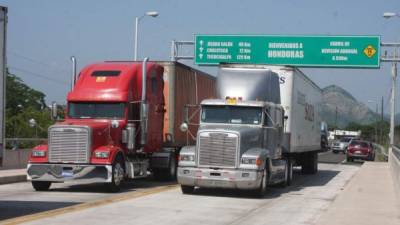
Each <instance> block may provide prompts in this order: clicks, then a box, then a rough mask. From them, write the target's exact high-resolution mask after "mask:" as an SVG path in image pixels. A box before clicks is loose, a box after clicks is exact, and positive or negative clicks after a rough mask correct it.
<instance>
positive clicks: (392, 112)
mask: <svg viewBox="0 0 400 225" xmlns="http://www.w3.org/2000/svg"><path fill="white" fill-rule="evenodd" d="M394 57H395V58H396V57H397V51H396V52H395V56H394ZM396 78H397V62H393V63H392V97H391V99H390V133H389V138H390V142H389V144H390V148H389V149H391V148H392V146H393V144H394V117H395V113H396V108H395V106H396V100H395V99H396Z"/></svg>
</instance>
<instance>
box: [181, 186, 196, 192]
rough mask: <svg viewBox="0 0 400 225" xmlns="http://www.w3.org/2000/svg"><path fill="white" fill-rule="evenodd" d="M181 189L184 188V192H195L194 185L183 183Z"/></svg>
mask: <svg viewBox="0 0 400 225" xmlns="http://www.w3.org/2000/svg"><path fill="white" fill-rule="evenodd" d="M181 190H182V193H183V194H193V192H194V187H193V186H186V185H181Z"/></svg>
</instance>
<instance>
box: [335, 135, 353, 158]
mask: <svg viewBox="0 0 400 225" xmlns="http://www.w3.org/2000/svg"><path fill="white" fill-rule="evenodd" d="M356 139H358V138H354V137H342V138H340V139H339V140H337V141H335V142H333V143H332V146H331V149H332V152H333V153H335V154H337V153H339V152H342V153H343V154H346V151H347V147H348V145H349V143H350V141H351V140H356Z"/></svg>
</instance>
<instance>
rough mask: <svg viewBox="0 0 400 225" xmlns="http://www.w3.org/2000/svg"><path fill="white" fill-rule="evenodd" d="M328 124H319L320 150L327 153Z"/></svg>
mask: <svg viewBox="0 0 400 225" xmlns="http://www.w3.org/2000/svg"><path fill="white" fill-rule="evenodd" d="M328 136H329V131H328V124H327V123H326V122H321V150H322V151H328V149H329V143H328Z"/></svg>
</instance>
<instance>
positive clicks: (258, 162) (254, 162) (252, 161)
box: [241, 157, 262, 166]
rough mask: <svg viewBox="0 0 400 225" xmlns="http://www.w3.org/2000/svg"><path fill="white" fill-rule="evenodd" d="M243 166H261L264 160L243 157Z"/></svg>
mask: <svg viewBox="0 0 400 225" xmlns="http://www.w3.org/2000/svg"><path fill="white" fill-rule="evenodd" d="M241 162H242V164H250V165H257V166H259V165H261V164H262V160H261V159H260V158H249V157H243V158H242V160H241Z"/></svg>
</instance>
